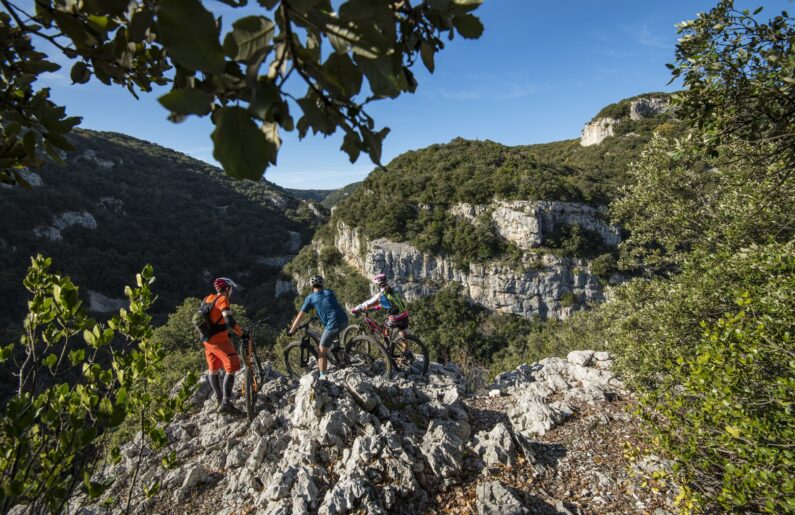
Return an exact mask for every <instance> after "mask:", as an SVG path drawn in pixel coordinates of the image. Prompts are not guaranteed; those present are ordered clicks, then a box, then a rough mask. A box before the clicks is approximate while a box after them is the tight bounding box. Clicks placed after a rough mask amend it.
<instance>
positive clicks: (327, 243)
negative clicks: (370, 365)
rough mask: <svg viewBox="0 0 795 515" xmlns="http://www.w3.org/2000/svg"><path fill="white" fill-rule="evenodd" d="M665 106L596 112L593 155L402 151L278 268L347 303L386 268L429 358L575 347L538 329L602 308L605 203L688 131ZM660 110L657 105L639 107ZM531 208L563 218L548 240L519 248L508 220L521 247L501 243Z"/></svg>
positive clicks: (501, 363)
mask: <svg viewBox="0 0 795 515" xmlns="http://www.w3.org/2000/svg"><path fill="white" fill-rule="evenodd" d="M669 97H670V96H669V95H664V94H657V93H654V94H649V95H640V96H638V97H633V98H631V99H625V100H621V101H619V102H616V103H615V104H612V105H611V106H608V107H606V108H605V109H603V110H602V111H604V112H607V113H608V114H610V115H612V116H615V118H614V120H615V122H614V126H613V135H612V136H611V137H606V138H605V139H604V140H603V141H601V143H599V144H595V145H590V146H585V145H583V144H582V143H581V141H580V140H567V141H560V142H553V143H546V144H536V145H522V146H507V145H502V144H499V143H495V142H492V141H470V140H464V139H460V138H458V139H455V140H453V141H451V142H449V143H447V144H441V145H431V146H429V147H427V148H424V149H420V150H415V151H410V152H406V153H405V154H402V155H400V156H398V157H397V158H395V159H394V160H392V161H391V162H390V163H388V164H387V166H386V168H385V169H376V170H374V171H373V172H372V173H371V174H370V175H369V176H368V177H367V178H366V179H365V181H364V182H363V183H362V184H361V185H360V186H359V187H358V188H357V189H355V190H354V191H353V192H352V193H351V194H350V195H349V197H348V198H347V199H345V200H343V201H341V202H340V203H339V204H338V205H337V207H336V208H335V210H334V212H333V214H332V216H331V218H330V220H329V221H328V222H327V223H326V224H325V225H324V226H323V227H322V228H321V229H320V230H318V232H317V233H316V235H315V238H314V240H313V242H312V244H311V245H309V246H307V247H305V248H304V249H303V250H302V251H301V253H300V254H299V255H298V257H297V258H296V259H295V260H293V261H292V262H291V263H290V264H289V265H288V266H287V268H286V271H287V272H288V273H289V274H291V275H292V277H293V279H294V281H295V282H296V284H297V285H298V287H299V289H304V288H306V278H307V276H308V275H307V274H309V273H314V271H318V272H320V273H323V274H324V275H325V276H326V277H327V280H328V282H329V285H330V287H332V288H333V289H334V290H335V291H336V292H337V295H338V297H339V298H340V299H341V300H342V301H343V303H345V304H347V305H348V306H353V305H356V304H357V303H359V302H361V301H362V300H364V299H365V298H366V297H367V296H369V294H370V286H369V285H368V283H369V280H368V278H367V277H366V275H367V274H368V273H370V271H371V269H372V270H374V271H375V270H376V269H378V270H377V271H386V272H387V273H389V274H390V275H391V276H392V279H393V281H394V282H395V283H396V284H397V285H398V286H399V287H402V288H403V289H404V291H407V292H408V293H409V294H410V296H411V299H410V300H412V301H413V302H412V327H413V328H414V329H415V330H416V331H417V334H422V335H423V338H425V340H426V341H427V342H428V343H429V344H430V345H431V348H432V350H433V357H434V359H446V358H453V359H454V360H457V361H459V362H460V361H461V360H462V359H463V360H467V359H474V360H476V361H477V362H479V363H481V364H486V365H489V366H490V367H491V369H492V371H493V372H498V371H500V370H504V369H505V368H506V367H508V366H515V365H516V364H518V363H517V361H518V362H521V361H519V360H522V361H528V362H529V361H532V360H533V359H536V358H540V357H544V356H546V355H549V354H550V352H557V353H561V352H564V351H567V350H571V349H573V348H575V347H576V346H577V344H578V343H577V341H578V338H579V336H580V329H578V328H574V329H569V328H567V327H564V326H562V325H561V324H560V323H559V322H556V321H554V320H552V321H550V322H547V323H546V324H539V321H540V320H544V319H547V318H565V317H566V316H569V315H570V314H571V313H572V312H573V311H574V310H577V309H583V308H587V307H593V306H594V305H595V304H597V303H598V302H601V300H603V297H602V293H601V292H602V290H603V289H604V288H605V287H606V286H607V284H608V282H609V281H610V280H613V279H615V277H614V276H615V273H616V272H617V270H618V268H617V260H618V257H619V252H618V248H617V247H616V243H617V240H618V239H619V236H618V231H619V229H618V228H616V227H608V225H607V224H608V223H609V213H608V211H607V206H608V205H609V204H610V202H611V201H612V200H613V199H615V198H616V197H617V196H618V195H619V191H620V189H621V188H622V187H624V186H627V185H629V184H631V182H632V179H631V176H630V174H629V169H630V164H631V163H632V162H633V161H636V160H638V159H639V158H640V156H641V151H642V150H643V148H644V147H645V146H646V145H647V144H648V142H649V141H650V140H651V139H652V137H653V136H654V135H662V136H671V135H676V134H680V133H682V132H683V131H684V126H683V124H682V123H681V122H680V121H679V120H678V119H677V118H676V113H675V111H674V110H672V109H670V108H669V104H668V102H669ZM658 99H659V100H658ZM658 101H659V102H664V109H660V110H659V111H651V112H650V111H648V110H647V111H643V110H642V109H643V107H644V106H647V105H648V103H649V102H651V103H653V104H654V103H656V102H658ZM654 105H657V104H654ZM661 105H662V104H661ZM637 111H641V113H642V115H639V114H637ZM535 201H542V203H543V202H546V203H547V204H545V206H546V207H545V208H543V209H547V208H549V209H555V208H556V206H558V207H560V206H562V207H561V209H567V210H570V211H569V213H570V214H569V215H565V214H564V215H560V216H559V217H558V218H557V222H556V223H557V225H554V224H553V225H549V226H548V227H546V228H545V229H544V231H542V230H541V228H540V227H536V229H537V230H538V231H539V235H538V240H539V241H541V243H540V244H538V243H533V242H530V241H529V240H523V238H527V236H528V235H527V231H530V230H532V229H533V221H532V220H534V218H533V217H532V216H527V217H525V218H517V219H516V223H520V226H518V227H517V228H516V229H515V230H514V231H513V232H514V233H520V237H519V239H518V240H511V239H509V238H506V237H504V236H503V232H502V231H503V230H504V229H507V230H511V225H512V223H513V222H510V221H503V220H500V217H502V216H503V215H504V214H505V213H507V214H508V215H509V216H513V215H516V214H517V212H516V211H515V209H520V210H521V209H525V208H523V207H521V206H532V205H533V204H534V202H535ZM462 206H463V208H462ZM505 206H507V207H508V209H503V211H501V212H497V210H498V209H500V208H501V207H505ZM515 206H520V207H515ZM539 216H542V215H539ZM553 218H554V216H553ZM567 220H568V221H570V222H571V223H568V224H567V222H566V221H567ZM522 224H524V225H522ZM587 224H590V225H587ZM595 229H600V230H601V233H599V232H598V231H596V230H595ZM542 232H543V233H544V234H541V233H542ZM379 238H385V239H386V240H384V241H388V242H402V243H400V245H397V246H395V245H393V244H391V243H389V244H386V243H385V244H383V248H381V247H379V246H378V245H375V244H373V243H372V242H374V241H382V240H379ZM373 245H375V246H373ZM406 245H408V246H406ZM406 249H409V250H408V251H407V250H406ZM411 249H416V251H414V250H411ZM417 252H419V253H421V254H422V255H420V254H419V253H417ZM423 256H424V257H423ZM428 256H430V257H428ZM481 266H482V267H484V268H483V269H482V270H481V268H480V267H481ZM456 270H460V272H458V271H456ZM423 274H424V275H425V278H424V279H423V278H421V277H419V276H420V275H423ZM616 277H618V276H616ZM616 280H620V278H618V279H616ZM490 288H491V289H490ZM517 302H518V303H521V307H516V303H517ZM516 314H521V315H522V316H516ZM559 327H562V328H563V329H559ZM583 329H584V328H583ZM453 342H458V343H453ZM553 349H554V351H553Z"/></svg>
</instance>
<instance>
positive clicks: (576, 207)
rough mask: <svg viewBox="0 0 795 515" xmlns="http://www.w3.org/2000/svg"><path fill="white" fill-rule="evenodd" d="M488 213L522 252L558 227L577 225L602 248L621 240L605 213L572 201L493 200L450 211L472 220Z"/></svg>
mask: <svg viewBox="0 0 795 515" xmlns="http://www.w3.org/2000/svg"><path fill="white" fill-rule="evenodd" d="M487 210H491V220H492V222H493V223H494V227H495V228H496V229H497V233H498V234H499V235H500V236H501V237H502V238H504V239H505V240H507V241H509V242H511V243H513V244H515V245H516V246H517V247H519V248H520V249H522V250H525V251H527V250H531V249H534V248H536V247H539V246H541V245H543V244H544V242H545V240H546V239H548V238H549V236H550V235H551V234H552V233H554V231H555V230H556V229H558V228H561V227H564V226H567V225H569V226H570V225H575V224H576V225H579V226H580V227H582V228H583V229H586V230H589V231H594V232H596V233H598V234H599V236H601V237H602V240H603V242H604V244H605V245H610V246H616V245H618V244H619V242H620V241H621V232H620V230H619V228H618V227H616V226H614V225H610V224H608V223H607V221H606V220H607V210H606V209H605V208H601V209H599V208H595V207H591V206H588V205H585V204H578V203H574V202H551V201H543V200H542V201H526V200H514V201H496V202H494V203H492V204H491V205H489V206H483V205H471V204H466V203H461V204H456V205H455V206H453V207H452V208H450V213H451V214H452V215H454V216H459V217H462V218H466V219H467V220H470V221H472V220H474V219H475V218H476V217H477V216H479V215H480V214H481V213H483V212H485V211H487Z"/></svg>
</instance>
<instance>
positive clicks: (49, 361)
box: [41, 354, 58, 369]
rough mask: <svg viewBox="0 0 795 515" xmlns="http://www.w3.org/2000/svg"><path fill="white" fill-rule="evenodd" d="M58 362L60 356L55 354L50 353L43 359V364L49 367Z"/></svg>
mask: <svg viewBox="0 0 795 515" xmlns="http://www.w3.org/2000/svg"><path fill="white" fill-rule="evenodd" d="M56 363H58V356H56V355H55V354H49V355H48V356H47V357H46V358H44V359H43V360H42V361H41V364H42V365H44V366H45V367H47V368H50V369H51V368H52V367H54V366H55V364H56Z"/></svg>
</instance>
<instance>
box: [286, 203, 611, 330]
mask: <svg viewBox="0 0 795 515" xmlns="http://www.w3.org/2000/svg"><path fill="white" fill-rule="evenodd" d="M493 207H494V211H493V215H492V216H493V220H494V222H495V226H496V227H497V230H498V231H499V232H500V235H502V236H503V237H504V238H505V239H506V240H508V241H511V242H513V243H515V244H516V245H517V246H518V247H520V248H522V249H526V250H529V249H532V248H534V247H537V246H539V245H541V244H543V242H544V238H545V235H548V234H549V233H551V232H552V231H553V230H554V229H555V228H556V227H558V226H560V225H562V224H575V223H576V224H580V225H581V226H583V227H585V228H586V229H590V230H593V231H596V232H598V233H599V234H600V235H602V237H603V238H604V242H605V243H606V244H608V245H615V244H618V242H619V240H620V234H619V231H618V229H617V228H615V227H612V226H609V225H608V224H607V223H606V222H605V221H604V217H603V214H602V212H601V211H599V210H597V209H595V208H591V207H588V206H585V205H578V204H569V203H563V202H524V201H517V202H498V203H496V204H495V205H494V206H493ZM453 212H455V213H456V214H458V215H459V216H469V215H472V214H475V213H478V212H483V208H481V207H479V206H470V205H468V204H459V205H458V206H455V207H454V208H453ZM334 243H335V246H336V248H337V250H338V251H339V252H340V254H341V255H342V256H343V258H344V259H345V261H346V262H347V263H348V264H350V265H351V266H353V267H354V268H356V269H357V270H359V271H360V272H361V273H362V274H363V275H365V276H367V277H369V276H372V275H374V274H375V273H378V272H384V273H386V274H387V275H388V276H390V277H393V278H395V282H396V283H398V284H399V285H400V287H401V289H402V291H403V293H404V295H405V296H406V298H407V299H408V300H414V299H417V298H420V297H424V296H427V295H431V294H434V293H436V292H437V291H439V290H440V289H442V288H443V287H445V286H446V285H448V284H450V283H457V284H458V285H460V286H461V293H462V294H463V295H465V296H466V297H468V298H469V299H471V300H472V301H474V302H476V303H478V304H480V305H482V306H485V307H487V308H489V309H491V310H494V311H498V312H501V313H510V314H516V315H521V316H524V317H528V318H529V317H534V316H537V317H539V318H541V319H547V318H556V319H562V318H567V317H568V316H570V315H571V314H572V313H573V312H574V311H575V310H577V309H579V308H581V307H582V306H584V305H586V304H591V303H597V302H602V301H603V300H604V298H605V297H604V288H603V287H602V286H601V285H600V284H599V281H598V280H597V278H596V277H595V276H594V275H593V273H592V272H591V265H590V262H589V261H588V260H586V259H577V258H566V257H559V256H554V255H551V254H546V255H538V254H530V255H527V256H525V259H524V262H523V264H522V266H521V267H516V266H510V265H507V264H505V263H503V262H500V261H498V260H494V261H488V262H485V263H472V264H470V265H469V266H468V268H466V269H461V268H459V267H457V266H456V265H455V264H454V263H453V261H452V260H451V259H449V258H445V257H441V256H435V255H431V254H427V253H423V252H421V251H419V250H418V249H417V248H416V247H414V246H413V245H411V244H410V243H405V242H402V243H401V242H394V241H390V240H387V239H377V240H374V241H367V240H366V239H365V238H364V237H363V236H362V235H361V234H360V232H359V231H358V230H357V229H356V228H354V227H349V226H347V225H345V224H344V223H341V222H340V223H338V225H337V231H336V234H335V241H334ZM298 286H299V289H301V286H302V285H301V284H299V285H298Z"/></svg>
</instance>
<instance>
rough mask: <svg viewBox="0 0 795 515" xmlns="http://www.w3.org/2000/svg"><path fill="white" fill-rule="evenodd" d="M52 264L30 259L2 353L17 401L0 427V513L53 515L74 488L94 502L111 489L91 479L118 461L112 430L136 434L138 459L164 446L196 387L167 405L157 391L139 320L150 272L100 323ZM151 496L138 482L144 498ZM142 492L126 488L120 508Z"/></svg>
mask: <svg viewBox="0 0 795 515" xmlns="http://www.w3.org/2000/svg"><path fill="white" fill-rule="evenodd" d="M51 264H52V262H51V260H50V259H48V258H47V259H45V258H43V257H42V256H38V257H36V258H34V259H33V260H32V264H31V266H30V268H29V270H28V274H27V276H26V277H25V280H24V285H25V288H26V289H27V290H28V291H29V292H30V293H31V295H32V298H31V300H30V302H29V303H28V309H29V313H28V315H27V317H26V318H25V334H24V336H23V337H22V338H21V339H20V341H19V342H18V343H12V344H11V345H8V346H6V347H4V348H2V349H1V350H0V360H2V361H3V362H6V361H8V360H11V361H12V362H13V364H14V368H15V369H16V372H15V373H16V374H18V377H19V385H18V391H17V396H16V397H14V398H12V399H10V400H9V402H8V404H7V406H6V409H5V414H4V415H5V416H4V417H3V419H2V420H0V445H1V446H2V447H1V448H0V476H2V489H0V504H1V505H2V511H3V512H7V511H8V510H9V509H10V508H11V507H12V506H14V505H16V504H24V505H27V510H29V511H30V512H31V513H44V512H53V513H59V512H61V511H63V510H64V507H65V506H66V505H67V503H68V502H69V501H70V499H71V498H73V496H75V495H76V494H77V493H78V490H82V491H83V492H84V493H85V494H87V497H88V498H89V499H96V498H97V497H99V496H100V495H102V493H103V492H104V491H105V490H106V489H107V488H108V487H109V486H110V484H111V483H108V482H104V481H103V482H96V481H94V478H93V473H94V472H95V471H96V470H97V467H101V466H102V465H103V463H118V461H119V460H120V459H121V456H120V452H119V448H118V446H117V445H115V444H114V443H113V439H112V438H111V437H112V435H113V433H114V432H115V431H117V430H118V428H119V427H120V425H121V424H122V423H123V422H125V420H129V421H134V423H135V425H136V427H137V428H139V429H140V431H141V433H142V434H141V440H140V442H141V446H140V447H139V452H142V450H143V445H144V443H145V444H146V445H147V446H151V447H153V448H160V447H162V446H163V445H165V444H166V443H168V442H167V438H166V434H165V427H166V426H167V425H168V424H169V422H170V421H171V419H172V418H173V416H174V415H175V414H176V413H177V412H178V411H179V410H181V409H182V408H183V407H184V403H185V401H186V399H187V397H188V395H189V394H190V389H191V387H192V386H193V384H195V378H189V380H188V381H186V382H185V383H184V385H183V388H182V389H181V390H180V392H179V394H178V395H177V396H176V397H175V398H169V397H168V391H163V390H161V389H157V388H155V385H156V384H157V381H158V379H159V378H158V373H157V366H158V363H159V362H160V360H161V358H162V350H161V348H160V345H159V344H158V343H157V341H155V340H154V339H153V338H152V328H151V317H150V316H149V314H148V313H147V310H148V308H149V307H150V306H151V305H152V302H153V301H154V298H155V297H154V294H153V292H152V289H151V285H152V284H153V283H154V281H155V278H154V275H153V271H152V267H151V266H146V267H145V268H144V269H143V271H142V272H141V273H140V274H138V275H137V277H136V280H137V286H136V287H135V288H130V287H127V288H126V289H125V293H126V295H127V298H128V300H129V308H127V309H122V310H120V311H119V314H118V315H116V316H114V317H113V318H112V319H111V320H109V321H108V322H107V325H105V324H100V323H98V322H96V321H94V320H92V319H90V318H88V317H87V316H86V314H85V311H84V309H83V307H82V302H81V301H80V298H79V295H78V288H77V286H75V284H74V283H72V281H71V280H70V279H69V277H63V276H60V275H57V274H53V273H51V272H50V271H49V268H50V266H51ZM111 481H112V480H111ZM156 489H157V485H143V494H144V495H149V494H152V493H154V492H155V491H156ZM141 494H142V492H141V491H140V488H139V485H137V484H135V482H134V481H133V483H132V484H131V485H130V489H129V493H128V495H127V499H126V502H127V506H126V509H129V506H130V501H131V499H132V498H133V496H134V495H135V497H136V498H138V499H140V495H141ZM122 502H123V500H122Z"/></svg>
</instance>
